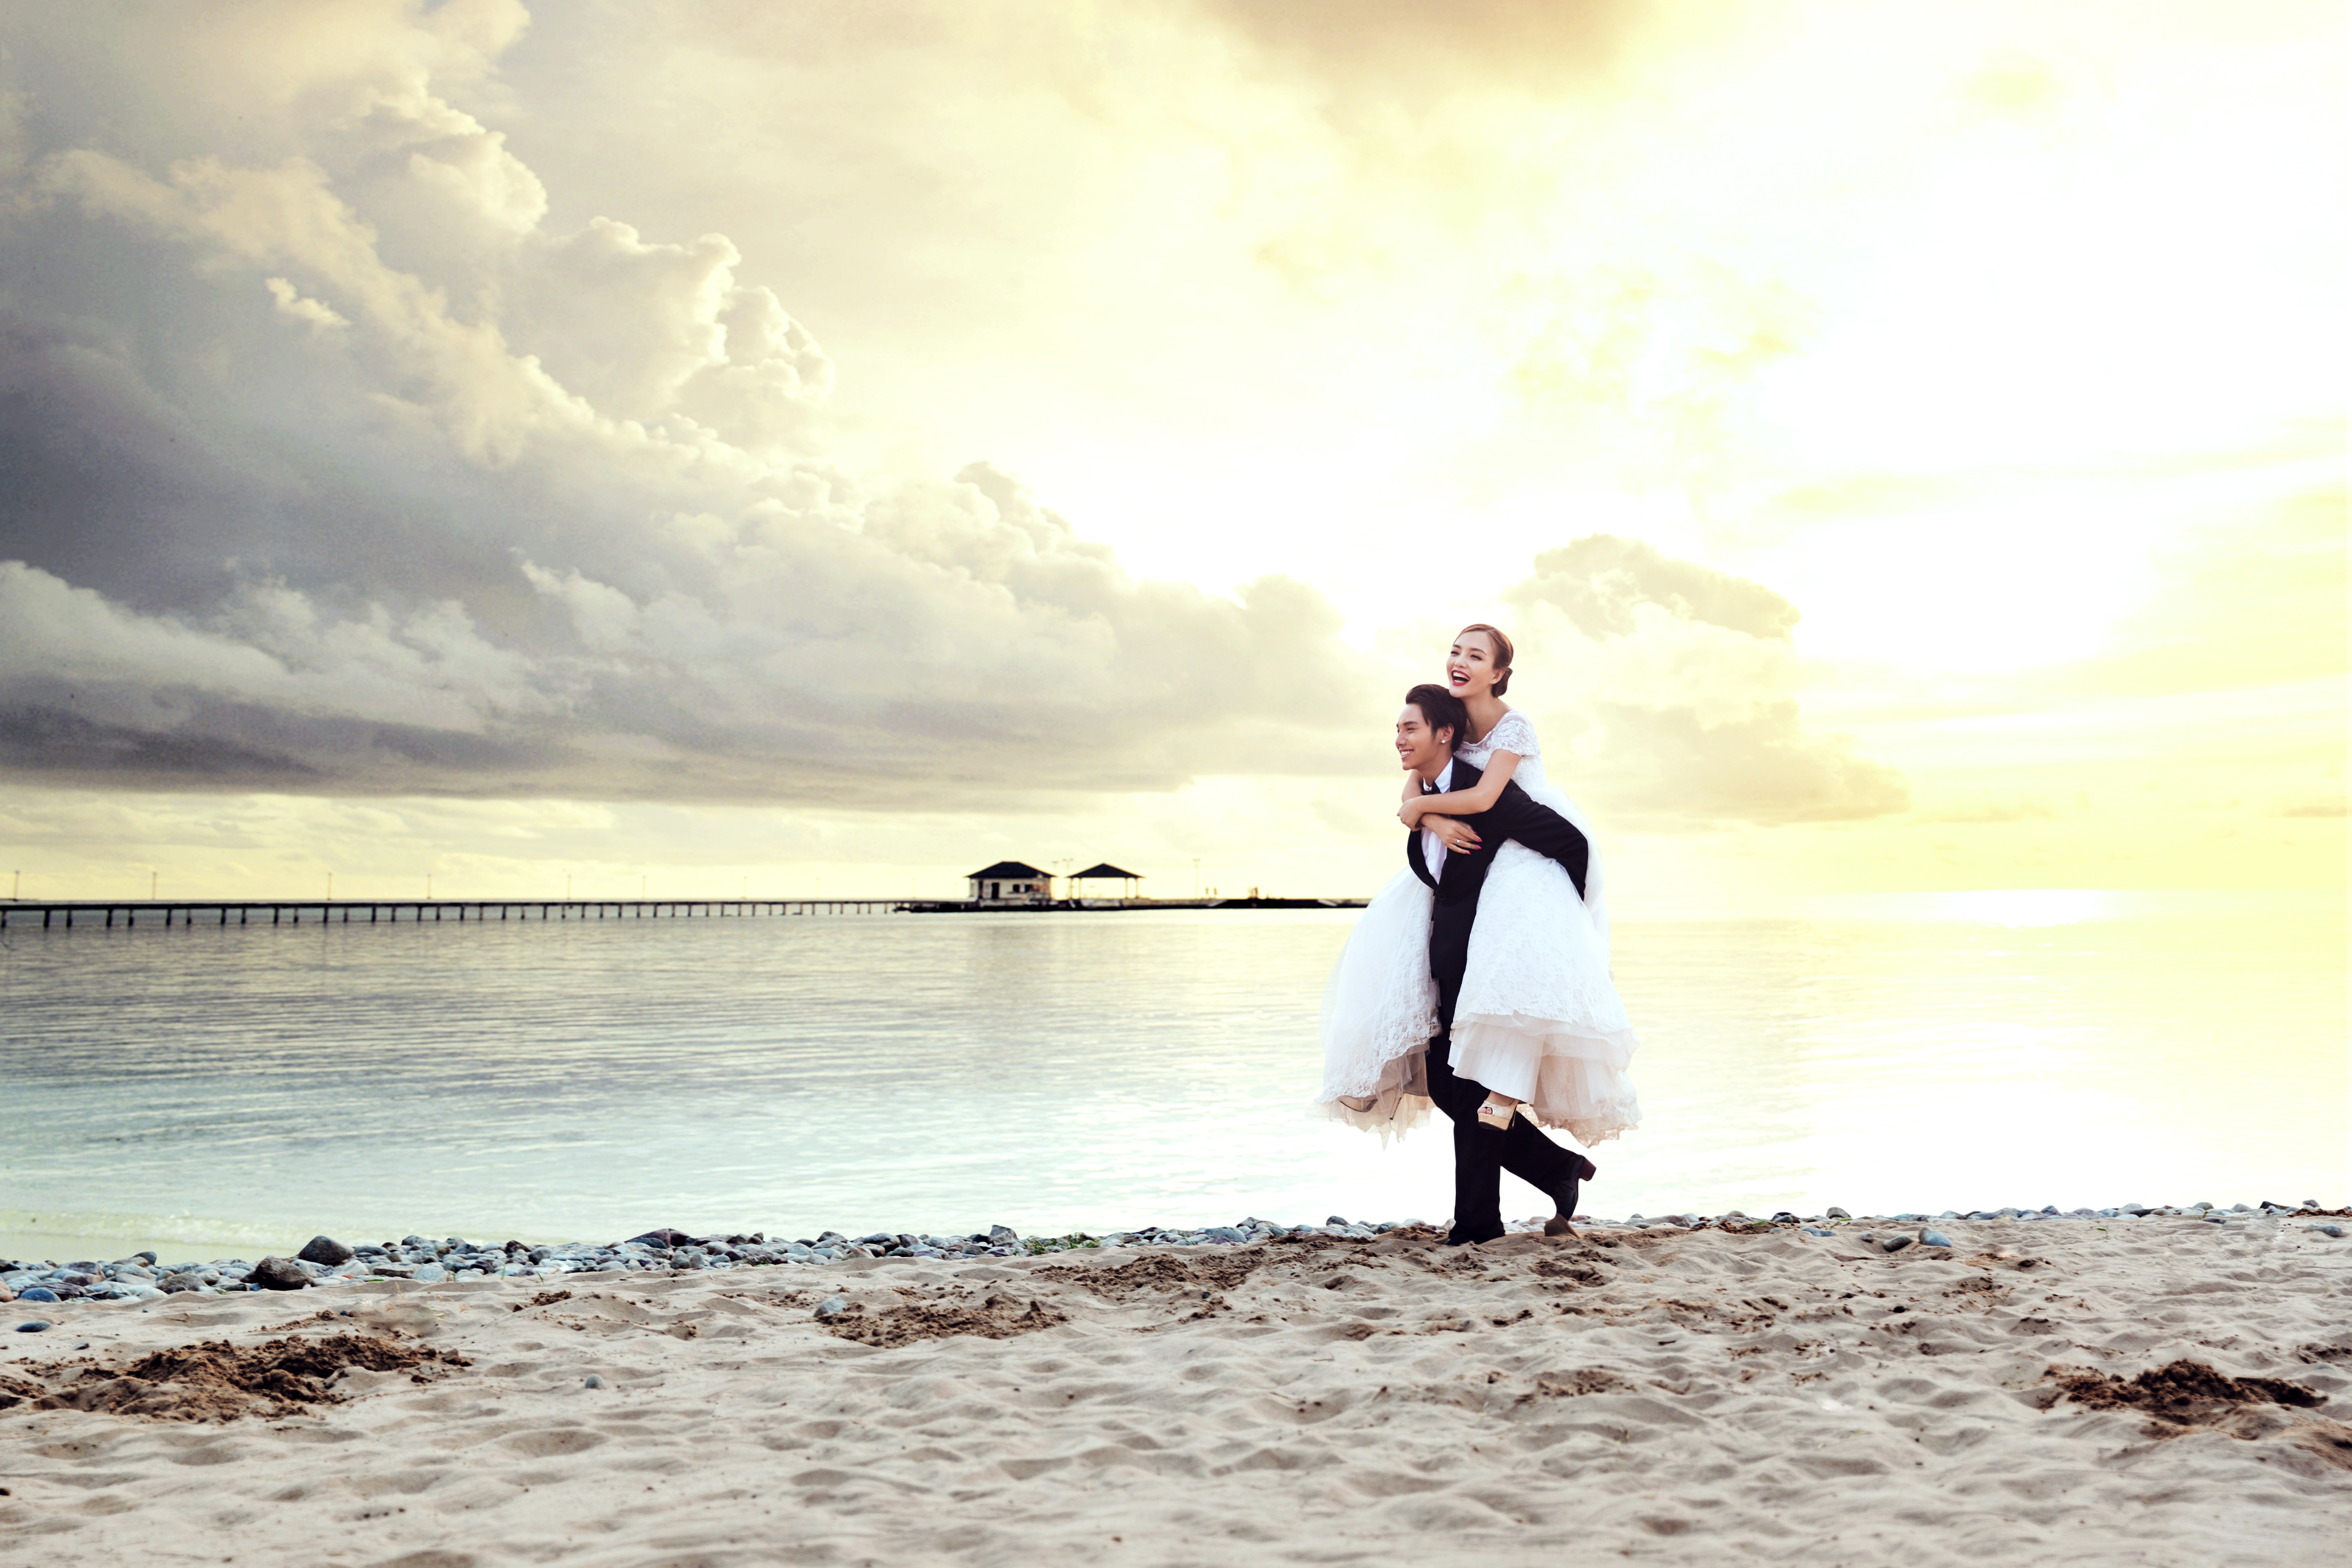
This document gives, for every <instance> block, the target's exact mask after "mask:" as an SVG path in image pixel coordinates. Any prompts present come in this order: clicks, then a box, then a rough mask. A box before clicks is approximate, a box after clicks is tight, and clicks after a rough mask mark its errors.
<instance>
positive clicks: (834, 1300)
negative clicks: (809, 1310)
mask: <svg viewBox="0 0 2352 1568" xmlns="http://www.w3.org/2000/svg"><path fill="white" fill-rule="evenodd" d="M847 1310H849V1303H848V1302H846V1301H845V1300H842V1299H841V1298H840V1297H838V1296H827V1297H826V1298H825V1299H824V1300H822V1301H819V1302H818V1303H817V1304H816V1313H815V1315H816V1316H817V1317H820V1318H838V1317H839V1316H841V1314H842V1313H844V1312H846V1311H847Z"/></svg>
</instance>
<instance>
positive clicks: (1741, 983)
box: [0, 892, 2352, 1258]
mask: <svg viewBox="0 0 2352 1568" xmlns="http://www.w3.org/2000/svg"><path fill="white" fill-rule="evenodd" d="M1354 918H1355V917H1354V914H1353V912H1352V911H1346V910H1314V911H1235V912H1224V911H1214V910H1207V911H1203V910H1164V911H1129V912H1118V913H1073V914H1052V915H1009V914H1008V915H963V916H892V917H873V918H865V919H857V918H846V917H843V918H814V919H811V918H791V919H786V918H766V919H750V920H691V921H572V922H561V923H556V924H551V925H538V924H530V925H518V924H505V925H501V924H496V923H493V924H489V925H480V924H473V923H468V924H465V925H457V924H453V923H442V924H426V925H399V926H384V925H378V926H374V927H365V926H349V927H346V926H319V925H306V926H302V927H299V928H297V927H283V926H282V927H278V928H274V929H273V928H266V927H245V928H241V929H240V928H236V927H231V928H229V929H227V930H226V931H223V930H219V929H216V928H213V929H208V928H205V927H203V926H198V927H196V928H194V930H185V929H174V930H172V931H158V930H153V929H152V928H142V929H141V930H139V931H113V932H107V931H84V930H77V931H73V932H71V933H69V934H68V933H66V932H63V931H47V932H42V931H31V932H22V931H10V932H8V933H6V935H5V938H0V1256H7V1255H16V1256H24V1255H27V1254H29V1255H34V1256H49V1257H64V1256H68V1255H72V1254H75V1253H77V1252H79V1253H80V1254H81V1255H85V1256H86V1255H89V1253H97V1254H100V1255H102V1256H121V1254H122V1253H123V1252H126V1251H128V1250H130V1249H131V1247H134V1246H141V1245H148V1246H157V1247H159V1248H160V1249H161V1250H163V1252H164V1254H165V1256H166V1257H167V1258H170V1257H173V1256H182V1257H184V1256H194V1255H198V1254H202V1255H206V1256H212V1255H217V1254H219V1253H223V1252H242V1253H244V1254H246V1255H247V1256H256V1255H257V1251H258V1249H261V1248H264V1247H282V1246H285V1245H288V1244H290V1243H299V1241H300V1240H302V1239H303V1238H305V1237H308V1236H310V1234H311V1233H312V1232H314V1231H326V1232H328V1233H331V1234H334V1235H338V1236H341V1237H345V1238H347V1239H383V1238H387V1237H398V1236H402V1235H404V1234H407V1233H409V1232H411V1231H415V1232H421V1233H424V1234H425V1235H428V1236H434V1237H440V1236H447V1235H464V1236H467V1237H478V1238H488V1239H493V1240H502V1239H505V1238H506V1237H522V1238H525V1239H530V1240H555V1239H566V1238H574V1239H594V1240H605V1239H617V1238H619V1237H625V1236H628V1235H632V1234H634V1233H635V1232H637V1231H640V1230H644V1229H646V1228H647V1227H649V1226H656V1225H673V1226H679V1227H680V1228H683V1229H686V1230H689V1231H697V1232H701V1231H706V1230H746V1231H748V1230H763V1231H766V1232H768V1233H769V1234H771V1235H775V1234H782V1235H787V1236H813V1235H814V1234H815V1233H816V1232H817V1231H818V1230H820V1229H822V1228H824V1227H827V1226H831V1227H834V1228H836V1229H840V1230H845V1231H848V1232H850V1233H852V1234H856V1233H859V1232H864V1231H867V1230H876V1229H889V1230H930V1231H948V1230H959V1229H974V1228H984V1227H985V1226H988V1225H990V1224H992V1223H1003V1224H1007V1225H1013V1226H1017V1227H1019V1228H1021V1229H1022V1230H1024V1231H1062V1230H1068V1229H1074V1228H1085V1229H1106V1228H1111V1227H1118V1226H1139V1225H1143V1224H1147V1223H1155V1222H1156V1223H1160V1224H1171V1225H1174V1224H1205V1223H1212V1222H1217V1221H1223V1220H1230V1219H1234V1218H1236V1217H1239V1216H1241V1215H1250V1214H1255V1215H1264V1216H1265V1217H1268V1218H1273V1219H1280V1220H1291V1221H1297V1220H1315V1221H1320V1220H1322V1219H1323V1218H1324V1217H1325V1216H1326V1215H1331V1214H1339V1215H1347V1216H1348V1217H1349V1218H1370V1219H1403V1218H1408V1217H1419V1218H1425V1219H1437V1218H1443V1217H1444V1215H1445V1214H1446V1213H1447V1210H1448V1206H1449V1201H1450V1190H1451V1188H1450V1174H1449V1167H1448V1163H1447V1158H1446V1154H1447V1151H1446V1142H1445V1138H1444V1133H1443V1130H1442V1124H1441V1125H1440V1126H1439V1127H1435V1128H1433V1129H1431V1130H1430V1131H1426V1132H1423V1133H1419V1134H1416V1135H1414V1136H1413V1137H1412V1138H1411V1139H1408V1140H1407V1141H1405V1142H1403V1143H1402V1144H1398V1145H1393V1146H1391V1147H1388V1148H1385V1149H1384V1148H1383V1147H1382V1146H1381V1143H1380V1142H1379V1141H1378V1140H1377V1139H1375V1138H1372V1137H1369V1136H1367V1135H1365V1134H1362V1133H1358V1132H1353V1131H1349V1130H1347V1129H1345V1128H1342V1127H1339V1126H1336V1125H1333V1124H1330V1123H1326V1122H1320V1121H1310V1120H1308V1119H1307V1117H1306V1115H1305V1113H1304V1110H1303V1109H1302V1108H1303V1106H1304V1104H1305V1102H1306V1101H1307V1100H1308V1099H1309V1098H1310V1097H1311V1095H1312V1093H1313V1091H1314V1089H1315V1088H1316V1085H1317V1083H1318V1066H1319V1062H1318V1046H1317V1041H1316V1019H1315V1012H1316V1006H1317V1004H1318V1000H1319V997H1320V994H1321V990H1322V984H1323V979H1324V975H1325V973H1326V971H1327V970H1328V968H1329V966H1330V963H1331V961H1332V959H1333V958H1334V956H1335V955H1336V954H1337V953H1338V952H1339V945H1340V943H1341V942H1342V941H1343V940H1344V939H1345V937H1346V935H1347V931H1348V928H1349V924H1350V922H1351V921H1353V919H1354ZM2345 937H2346V932H2345V905H2344V900H2343V898H2342V897H2341V896H2340V895H2335V894H2324V895H2300V894H2248V893H2183V894H2146V893H2136V894H2124V893H2063V892H2056V893H2053V892H2026V893H1975V894H1948V895H1911V896H1905V897H1897V898H1881V899H1864V900H1815V901H1813V902H1811V903H1807V904H1803V905H1801V906H1798V907H1796V908H1795V909H1794V910H1783V911H1780V912H1778V913H1771V914H1767V913H1765V912H1762V911H1751V912H1748V913H1745V914H1727V913H1722V912H1717V913H1716V914H1713V915H1710V916H1706V917H1704V918H1700V917H1693V918H1680V919H1649V920H1638V919H1626V920H1621V921H1619V922H1618V926H1617V930H1616V967H1617V973H1618V978H1619V982H1620V985H1621V987H1622V991H1623V993H1624V994H1625V997H1626V1000H1627V1003H1628V1005H1629V1006H1630V1007H1631V1009H1632V1012H1633V1019H1634V1022H1635V1025H1636V1026H1637V1027H1638V1028H1639V1029H1640V1031H1641V1033H1642V1037H1643V1049H1642V1051H1641V1054H1640V1055H1639V1056H1638V1057H1637V1058H1635V1064H1634V1065H1635V1073H1636V1078H1637V1081H1638V1083H1639V1085H1640V1088H1641V1092H1642V1099H1643V1109H1644V1113H1645V1121H1644V1123H1643V1127H1642V1129H1641V1130H1640V1131H1637V1132H1634V1133H1631V1134H1629V1135H1627V1136H1626V1137H1625V1138H1624V1139H1622V1141H1619V1142H1612V1143H1609V1144H1605V1145H1603V1146H1602V1147H1601V1149H1599V1150H1598V1151H1596V1153H1597V1156H1598V1158H1599V1160H1600V1163H1601V1180H1600V1181H1599V1182H1597V1183H1595V1184H1591V1185H1590V1186H1588V1187H1587V1189H1586V1205H1585V1206H1586V1207H1587V1208H1588V1209H1589V1210H1591V1212H1594V1213H1597V1214H1602V1215H1625V1214H1629V1213H1633V1212H1637V1211H1639V1212H1645V1213H1650V1214H1659V1213H1664V1212H1668V1211H1678V1210H1685V1209H1698V1210H1702V1211H1710V1212H1712V1211H1720V1210H1722V1209H1725V1208H1733V1207H1737V1208H1741V1209H1745V1210H1747V1211H1748V1212H1749V1213H1751V1214H1759V1213H1769V1212H1771V1211H1772V1210H1773V1209H1775V1208H1780V1207H1788V1208H1794V1209H1798V1210H1801V1211H1804V1212H1812V1211H1815V1210H1818V1209H1819V1208H1821V1207H1822V1206H1824V1205H1830V1204H1843V1205H1846V1206H1847V1207H1848V1208H1850V1209H1853V1210H1854V1211H1855V1212H1857V1213H1865V1212H1872V1211H1877V1212H1890V1211H1894V1210H1901V1209H1916V1210H1926V1211H1937V1210H1941V1209H1944V1208H1948V1207H1949V1208H1961V1209H1967V1208H1970V1207H1978V1206H1998V1205H2005V1204H2020V1205H2035V1206H2039V1205H2043V1204H2056V1205H2059V1206H2060V1207H2062V1208H2069V1207H2073V1206H2075V1205H2086V1204H2087V1205H2109V1204H2116V1203H2120V1202H2126V1201H2132V1200H2137V1201H2138V1202H2142V1203H2149V1204H2157V1203H2186V1202H2194V1201H2197V1200H2200V1199H2205V1200H2210V1201H2214V1202H2219V1203H2223V1204H2227V1203H2231V1202H2236V1201H2246V1202H2252V1201H2256V1200H2260V1199H2264V1198H2269V1199H2277V1200H2283V1201H2292V1200H2298V1199H2302V1198H2305V1197H2317V1198H2324V1199H2326V1200H2327V1201H2329V1202H2331V1203H2340V1202H2342V1201H2343V1200H2344V1199H2345V1197H2346V1196H2347V1185H2352V1182H2348V1181H2347V1165H2352V1152H2348V1151H2347V1088H2348V1087H2352V1086H2347V1031H2346V1000H2347V998H2346V952H2345ZM1541 1207H1542V1205H1541V1204H1540V1202H1539V1200H1538V1199H1537V1198H1536V1196H1535V1194H1533V1192H1532V1190H1530V1189H1526V1188H1520V1187H1517V1185H1516V1184H1513V1183H1509V1182H1508V1181H1507V1185H1506V1198H1505V1210H1506V1212H1507V1213H1517V1212H1519V1211H1521V1210H1525V1211H1527V1212H1528V1213H1536V1212H1539V1211H1540V1209H1541Z"/></svg>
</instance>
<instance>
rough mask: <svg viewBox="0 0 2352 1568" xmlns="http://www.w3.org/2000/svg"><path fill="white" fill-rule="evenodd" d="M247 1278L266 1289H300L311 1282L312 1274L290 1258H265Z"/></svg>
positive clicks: (254, 1267)
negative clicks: (304, 1270) (307, 1272)
mask: <svg viewBox="0 0 2352 1568" xmlns="http://www.w3.org/2000/svg"><path fill="white" fill-rule="evenodd" d="M246 1278H247V1279H248V1280H250V1281H251V1282H252V1283H253V1284H256V1285H258V1286H260V1287H261V1288H262V1289H265V1290H300V1289H306V1288H307V1287H308V1286H309V1285H310V1275H308V1274H306V1273H304V1272H303V1271H302V1266H301V1265H300V1264H299V1263H297V1262H295V1261H294V1260H293V1259H292V1258H263V1259H262V1260H261V1261H260V1262H258V1263H257V1264H255V1265H254V1266H253V1271H252V1272H251V1273H250V1274H248V1275H247V1276H246Z"/></svg>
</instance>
